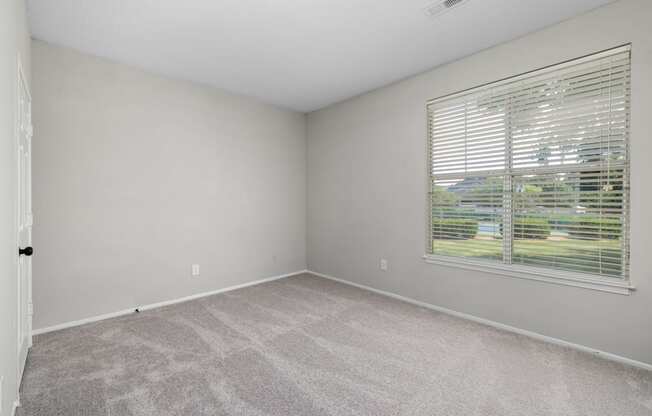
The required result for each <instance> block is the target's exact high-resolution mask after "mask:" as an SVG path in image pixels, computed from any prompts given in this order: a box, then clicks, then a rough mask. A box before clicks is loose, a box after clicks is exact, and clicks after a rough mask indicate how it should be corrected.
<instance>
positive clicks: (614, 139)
mask: <svg viewBox="0 0 652 416" xmlns="http://www.w3.org/2000/svg"><path fill="white" fill-rule="evenodd" d="M629 109H630V47H629V46H626V47H621V48H617V49H613V50H610V51H606V52H602V53H599V54H595V55H592V56H588V57H584V58H580V59H577V60H574V61H570V62H566V63H563V64H559V65H555V66H552V67H548V68H545V69H542V70H538V71H534V72H530V73H527V74H524V75H521V76H518V77H514V78H510V79H507V80H503V81H499V82H496V83H492V84H488V85H485V86H481V87H478V88H474V89H471V90H468V91H464V92H461V93H458V94H454V95H450V96H446V97H443V98H439V99H435V100H432V101H430V102H429V103H428V107H427V113H428V144H429V149H428V158H429V163H428V171H429V179H430V181H429V186H430V189H429V198H428V200H429V209H428V213H429V230H428V232H427V234H428V239H427V251H426V252H427V255H426V258H427V259H430V260H436V262H443V263H445V264H450V263H458V264H467V265H476V266H480V267H483V269H484V268H485V267H491V266H492V265H497V266H498V267H499V268H500V269H501V270H507V271H510V270H511V271H520V272H524V273H530V274H532V275H537V276H547V277H552V278H555V277H556V278H559V279H562V280H567V281H574V282H588V283H589V284H593V283H597V284H598V285H599V284H600V283H603V284H605V285H606V286H611V287H615V288H619V287H627V288H629V283H628V280H629V276H628V271H629V270H628V269H629V267H628V263H629V238H628V234H629V232H628V230H629V224H628V222H629V195H628V192H629V176H628V175H629V155H628V152H629V149H628V142H629V112H630V111H629ZM576 285H577V284H576ZM614 291H618V290H614Z"/></svg>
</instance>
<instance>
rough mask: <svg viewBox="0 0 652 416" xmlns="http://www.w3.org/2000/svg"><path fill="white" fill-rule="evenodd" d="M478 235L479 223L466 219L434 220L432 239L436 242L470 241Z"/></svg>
mask: <svg viewBox="0 0 652 416" xmlns="http://www.w3.org/2000/svg"><path fill="white" fill-rule="evenodd" d="M477 233H478V221H476V220H473V219H466V218H433V219H432V238H433V239H436V240H449V239H450V240H459V239H462V240H469V239H472V238H474V237H475V236H476V234H477Z"/></svg>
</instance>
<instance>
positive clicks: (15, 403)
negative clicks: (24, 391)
mask: <svg viewBox="0 0 652 416" xmlns="http://www.w3.org/2000/svg"><path fill="white" fill-rule="evenodd" d="M19 407H20V399H16V400H14V406H13V407H12V409H11V416H16V410H17V409H18V408H19Z"/></svg>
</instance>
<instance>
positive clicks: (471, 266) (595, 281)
mask: <svg viewBox="0 0 652 416" xmlns="http://www.w3.org/2000/svg"><path fill="white" fill-rule="evenodd" d="M621 51H622V52H624V51H630V53H631V44H627V45H623V46H619V47H616V48H612V49H608V50H605V51H603V52H598V53H593V54H590V55H586V56H584V57H581V58H576V59H572V60H569V61H565V62H562V63H558V64H553V65H550V66H547V67H544V68H539V69H535V70H532V71H529V72H526V73H522V74H519V75H515V76H512V77H509V78H505V79H502V80H499V81H496V82H489V83H486V84H483V85H478V86H474V87H471V88H468V89H465V90H463V91H460V92H456V93H453V94H448V95H444V96H441V97H438V98H434V99H431V100H428V101H427V103H426V106H425V115H426V120H428V111H429V109H428V108H429V106H430V105H431V104H432V103H433V102H437V101H441V100H444V99H453V98H455V97H457V96H462V95H465V94H467V93H468V92H469V91H471V90H474V89H478V88H482V87H485V86H500V85H503V84H506V83H511V82H515V81H518V80H519V79H522V78H526V77H528V76H530V75H531V74H532V73H535V72H536V73H544V72H546V71H555V70H558V69H563V68H565V67H567V66H570V65H576V64H578V63H582V62H585V61H591V60H595V59H599V58H601V57H602V56H608V55H611V54H614V53H618V52H621ZM630 114H631V111H630ZM426 131H427V132H426V149H428V150H427V152H426V153H427V158H426V159H427V164H426V177H427V183H426V193H425V195H429V193H430V191H431V183H430V182H431V175H432V173H431V169H432V167H431V156H432V155H431V154H430V140H431V137H430V132H429V128H428V127H427V128H426ZM630 155H631V152H630ZM626 164H627V166H626V167H625V169H627V170H628V171H629V170H630V169H631V158H629V159H628V160H627V161H626ZM553 170H554V169H553ZM560 170H563V168H561V169H560ZM504 175H505V177H511V175H512V172H511V169H510V168H509V167H508V168H506V169H505V171H504ZM427 199H429V198H427ZM426 206H427V208H426V228H425V230H426V244H427V245H426V247H428V245H430V246H432V241H431V239H432V238H431V232H430V228H431V213H430V209H431V205H430V201H426ZM630 217H631V215H630ZM629 238H630V237H629V232H627V227H626V228H625V229H624V232H623V239H626V241H627V244H629ZM628 251H629V250H628ZM629 252H631V251H629ZM423 259H424V260H425V262H426V263H429V264H434V265H439V266H446V267H455V268H461V269H465V270H472V271H478V272H484V273H489V274H491V275H496V276H499V277H506V278H519V279H527V280H535V281H540V282H547V283H554V284H560V285H566V286H573V287H579V288H585V289H593V290H598V291H602V292H608V293H615V294H621V295H629V294H631V292H632V291H633V290H635V289H636V288H635V286H634V285H633V283H632V281H631V277H630V276H629V275H628V276H627V278H625V279H621V280H619V279H615V278H609V277H604V276H599V275H591V274H587V273H578V272H572V271H565V270H555V269H549V268H544V267H536V266H525V265H518V264H505V263H499V262H492V261H487V260H477V259H469V258H463V257H454V256H443V255H435V254H425V255H424V256H423Z"/></svg>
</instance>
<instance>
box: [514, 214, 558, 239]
mask: <svg viewBox="0 0 652 416" xmlns="http://www.w3.org/2000/svg"><path fill="white" fill-rule="evenodd" d="M548 237H550V223H549V222H548V220H547V219H544V218H517V219H515V220H514V238H515V239H517V240H545V239H546V238H548Z"/></svg>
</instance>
